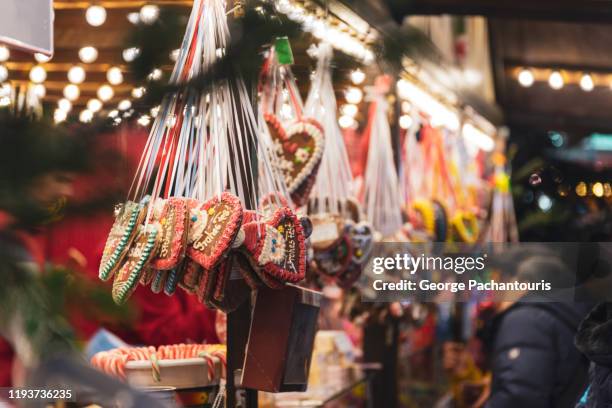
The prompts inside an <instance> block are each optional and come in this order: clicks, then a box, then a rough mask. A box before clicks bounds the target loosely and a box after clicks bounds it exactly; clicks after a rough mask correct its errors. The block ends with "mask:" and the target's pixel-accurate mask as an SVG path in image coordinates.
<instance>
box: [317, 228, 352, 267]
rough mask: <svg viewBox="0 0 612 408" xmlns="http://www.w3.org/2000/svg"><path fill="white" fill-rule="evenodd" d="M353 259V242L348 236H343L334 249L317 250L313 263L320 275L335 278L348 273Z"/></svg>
mask: <svg viewBox="0 0 612 408" xmlns="http://www.w3.org/2000/svg"><path fill="white" fill-rule="evenodd" d="M352 258H353V248H352V245H351V240H350V238H349V237H348V236H347V235H346V234H343V235H342V237H341V239H340V240H339V241H338V242H336V244H335V245H334V246H333V247H331V248H329V249H327V250H325V251H316V250H315V251H314V256H313V263H314V267H315V269H316V271H317V272H318V273H319V274H321V275H324V276H327V277H330V278H335V277H337V276H339V275H341V274H342V273H344V271H346V269H347V268H348V266H349V264H350V262H351V259H352ZM311 265H312V264H311Z"/></svg>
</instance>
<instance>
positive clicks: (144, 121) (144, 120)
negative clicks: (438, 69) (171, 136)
mask: <svg viewBox="0 0 612 408" xmlns="http://www.w3.org/2000/svg"><path fill="white" fill-rule="evenodd" d="M149 123H151V118H150V117H149V115H142V116H141V117H140V118H138V124H139V125H140V126H148V125H149Z"/></svg>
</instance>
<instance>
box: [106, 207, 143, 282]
mask: <svg viewBox="0 0 612 408" xmlns="http://www.w3.org/2000/svg"><path fill="white" fill-rule="evenodd" d="M145 215H146V211H145V204H144V203H135V202H132V201H128V202H127V203H125V204H123V205H121V206H120V207H119V208H118V209H117V214H116V217H115V222H114V223H113V226H112V228H111V230H110V233H109V234H108V238H107V240H106V244H105V245H104V251H103V252H102V261H101V262H100V270H99V277H100V279H102V280H103V281H106V280H109V279H110V278H112V277H113V275H114V274H115V272H116V271H117V269H118V268H119V266H120V265H121V262H122V261H123V259H124V258H125V255H126V254H127V252H128V250H129V248H130V245H131V244H132V241H133V240H134V237H135V236H136V233H137V231H138V228H137V226H138V225H140V224H141V223H142V222H143V220H144V217H145Z"/></svg>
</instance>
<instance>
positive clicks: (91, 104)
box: [87, 99, 102, 113]
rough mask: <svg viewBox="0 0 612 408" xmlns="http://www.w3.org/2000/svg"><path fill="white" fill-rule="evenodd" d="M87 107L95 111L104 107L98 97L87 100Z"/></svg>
mask: <svg viewBox="0 0 612 408" xmlns="http://www.w3.org/2000/svg"><path fill="white" fill-rule="evenodd" d="M87 109H88V110H90V111H92V112H93V113H96V112H98V111H99V110H100V109H102V102H100V100H98V99H90V100H89V101H88V102H87Z"/></svg>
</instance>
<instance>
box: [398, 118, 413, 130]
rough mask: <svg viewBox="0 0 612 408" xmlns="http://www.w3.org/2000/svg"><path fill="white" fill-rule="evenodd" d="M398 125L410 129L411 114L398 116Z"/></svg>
mask: <svg viewBox="0 0 612 408" xmlns="http://www.w3.org/2000/svg"><path fill="white" fill-rule="evenodd" d="M399 125H400V127H401V128H402V129H410V126H412V116H410V115H402V116H400V118H399Z"/></svg>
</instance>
